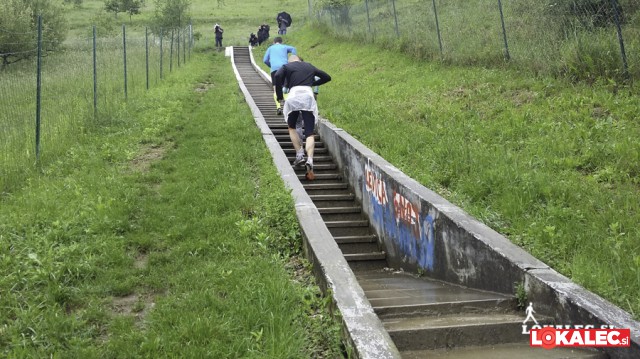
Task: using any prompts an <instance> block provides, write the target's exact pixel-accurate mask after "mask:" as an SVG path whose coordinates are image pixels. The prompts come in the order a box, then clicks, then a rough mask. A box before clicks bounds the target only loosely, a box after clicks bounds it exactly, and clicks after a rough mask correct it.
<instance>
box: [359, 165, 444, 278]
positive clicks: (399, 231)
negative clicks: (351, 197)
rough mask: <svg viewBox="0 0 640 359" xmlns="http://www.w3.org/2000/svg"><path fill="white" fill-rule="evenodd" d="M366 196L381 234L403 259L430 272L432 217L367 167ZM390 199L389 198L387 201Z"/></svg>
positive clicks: (431, 262)
mask: <svg viewBox="0 0 640 359" xmlns="http://www.w3.org/2000/svg"><path fill="white" fill-rule="evenodd" d="M364 173H365V183H364V187H365V188H364V189H365V191H364V192H365V193H367V194H368V197H369V201H370V202H371V206H372V213H371V214H372V221H373V222H375V224H376V226H377V227H378V228H380V229H381V230H382V231H384V235H385V236H387V238H389V239H390V240H391V241H392V242H393V243H394V247H396V249H397V250H398V251H400V253H398V254H399V255H400V256H402V258H403V260H405V261H407V262H410V263H415V264H417V265H418V266H419V267H420V268H424V269H428V270H433V266H434V248H435V238H434V234H435V225H434V217H433V215H431V214H429V213H424V214H423V213H422V211H421V206H420V203H417V204H416V203H413V202H412V201H411V200H409V199H408V198H406V197H405V196H404V195H402V193H400V192H399V191H398V190H397V189H394V188H392V187H393V186H391V185H390V184H388V183H387V182H386V181H385V179H384V177H383V176H382V175H381V174H380V173H379V172H378V171H377V170H376V169H375V168H373V167H372V166H370V165H369V164H366V165H365V171H364ZM390 197H391V198H390Z"/></svg>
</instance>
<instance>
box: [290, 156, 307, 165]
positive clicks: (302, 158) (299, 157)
mask: <svg viewBox="0 0 640 359" xmlns="http://www.w3.org/2000/svg"><path fill="white" fill-rule="evenodd" d="M302 162H304V155H297V156H296V159H295V161H293V165H294V166H296V167H297V166H300V165H301V164H302Z"/></svg>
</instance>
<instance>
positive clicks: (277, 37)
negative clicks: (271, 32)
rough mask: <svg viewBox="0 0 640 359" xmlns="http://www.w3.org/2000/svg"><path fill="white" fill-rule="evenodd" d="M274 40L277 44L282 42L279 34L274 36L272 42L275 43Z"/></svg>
mask: <svg viewBox="0 0 640 359" xmlns="http://www.w3.org/2000/svg"><path fill="white" fill-rule="evenodd" d="M276 42H277V43H278V44H281V43H282V38H281V37H280V36H276V37H275V38H274V39H273V43H274V44H275V43H276Z"/></svg>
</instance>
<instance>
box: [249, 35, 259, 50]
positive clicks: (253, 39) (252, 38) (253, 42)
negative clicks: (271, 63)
mask: <svg viewBox="0 0 640 359" xmlns="http://www.w3.org/2000/svg"><path fill="white" fill-rule="evenodd" d="M249 45H250V46H253V47H256V46H258V37H257V36H256V34H254V33H253V32H252V33H251V35H249Z"/></svg>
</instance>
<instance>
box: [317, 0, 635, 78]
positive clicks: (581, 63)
mask: <svg viewBox="0 0 640 359" xmlns="http://www.w3.org/2000/svg"><path fill="white" fill-rule="evenodd" d="M309 12H310V14H313V17H314V18H315V19H317V20H318V21H319V22H320V23H322V24H325V25H327V26H328V27H330V28H331V29H332V31H333V32H334V33H336V34H338V35H339V36H344V37H349V38H355V39H362V40H365V41H373V42H378V43H383V44H389V45H396V46H397V47H395V48H400V49H402V50H403V51H405V52H408V53H410V54H412V55H415V56H418V57H421V58H431V59H438V60H443V61H445V62H448V63H454V64H477V65H483V66H498V65H502V64H504V63H509V64H510V65H511V66H517V67H518V68H520V69H523V70H531V71H533V72H534V73H541V74H546V75H555V76H567V77H570V78H572V79H575V80H588V81H593V80H597V79H601V78H609V79H616V80H624V79H630V78H631V79H635V78H638V77H640V57H639V56H640V55H639V53H640V1H638V0H564V1H554V0H539V1H532V0H337V1H322V0H309Z"/></svg>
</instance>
